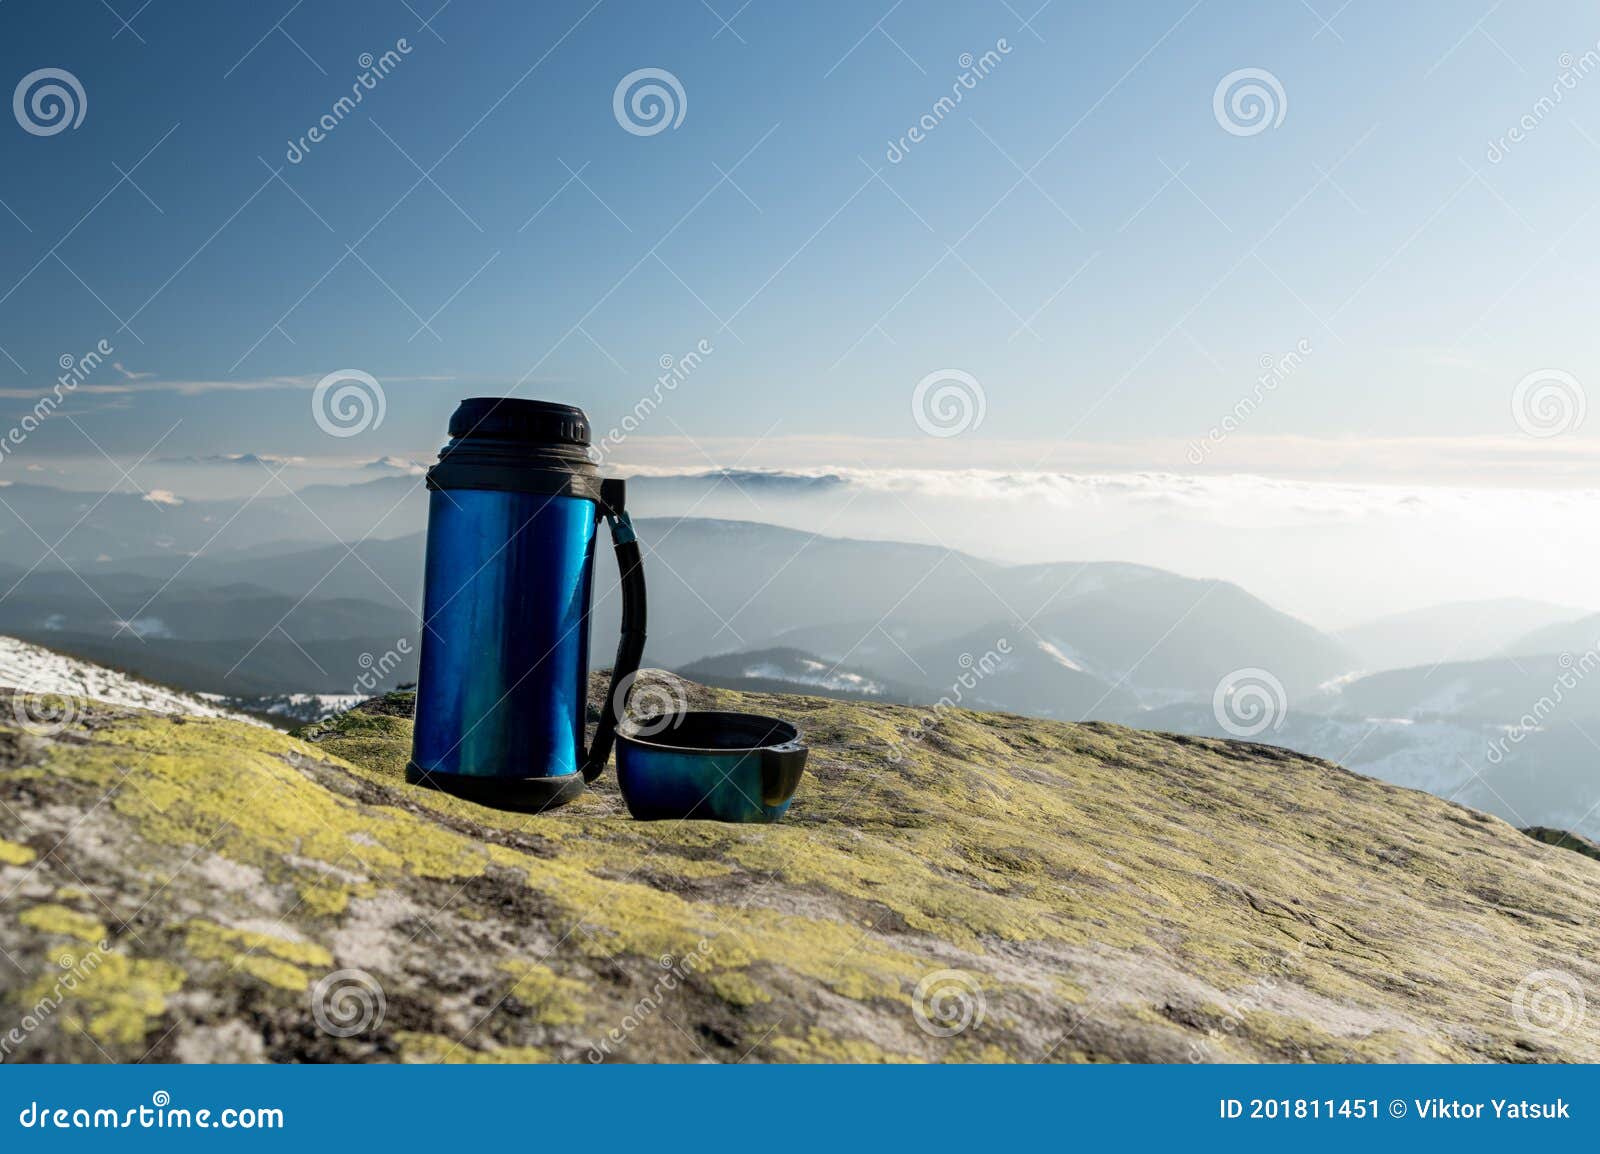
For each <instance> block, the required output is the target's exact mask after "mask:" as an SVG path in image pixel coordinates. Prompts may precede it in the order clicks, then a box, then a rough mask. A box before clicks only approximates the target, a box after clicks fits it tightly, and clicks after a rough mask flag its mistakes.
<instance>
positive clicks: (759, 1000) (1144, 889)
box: [0, 675, 1600, 1062]
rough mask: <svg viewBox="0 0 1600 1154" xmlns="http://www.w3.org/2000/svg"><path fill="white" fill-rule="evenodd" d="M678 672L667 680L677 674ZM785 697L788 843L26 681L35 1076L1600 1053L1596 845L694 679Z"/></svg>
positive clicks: (1121, 751) (2, 910)
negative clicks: (442, 776) (63, 715)
mask: <svg viewBox="0 0 1600 1154" xmlns="http://www.w3.org/2000/svg"><path fill="white" fill-rule="evenodd" d="M657 676H659V677H660V678H661V679H663V680H666V679H667V678H666V675H657ZM669 691H670V692H674V693H679V694H682V695H684V696H686V697H688V698H689V699H690V701H691V702H692V703H694V704H695V705H697V706H701V707H707V706H715V707H717V708H724V709H739V710H753V711H757V712H764V713H776V714H781V715H783V716H786V717H790V718H792V719H794V720H795V721H796V722H798V724H799V725H800V726H801V728H802V729H803V731H804V733H805V736H806V738H807V740H808V742H809V743H810V745H811V747H812V753H811V760H810V762H809V764H808V766H807V771H806V776H805V779H804V781H803V782H802V784H801V788H800V792H799V794H798V796H797V798H796V800H795V803H794V805H793V807H792V808H791V810H790V813H789V816H788V817H787V818H786V819H785V820H784V821H783V822H782V823H780V824H777V825H773V826H731V825H719V824H715V823H709V822H678V823H674V822H658V823H641V822H635V821H632V820H630V819H629V817H628V816H627V813H626V811H625V809H624V808H623V806H622V802H621V798H620V797H619V795H618V794H617V792H616V789H615V786H614V784H613V783H612V780H611V779H610V776H609V775H608V777H607V779H606V780H605V781H602V782H601V783H600V784H599V785H598V787H597V788H595V789H593V790H591V791H590V792H589V793H588V794H586V795H585V796H584V797H583V798H582V799H581V800H580V801H578V802H576V803H574V804H573V805H571V806H568V807H567V808H565V809H562V810H560V811H558V812H555V813H553V814H549V815H545V816H541V817H529V816H524V815H516V814H506V813H500V812H497V811H494V810H490V809H485V808H483V807H480V806H477V805H474V804H472V803H471V802H467V801H462V800H460V799H457V798H453V797H450V796H447V795H444V794H440V793H436V792H432V791H429V790H424V789H419V788H415V787H412V786H408V785H406V784H405V783H404V781H403V767H404V764H405V759H406V754H407V752H408V749H409V744H410V730H411V723H410V720H409V714H410V704H411V703H410V701H409V699H408V698H407V697H405V696H404V695H391V696H390V697H387V698H383V699H377V700H374V701H372V702H369V703H367V704H366V705H364V706H362V707H360V708H358V709H356V710H354V711H352V712H350V713H346V714H343V715H341V716H339V717H336V718H332V719H330V720H329V721H327V722H324V723H322V724H319V725H316V726H312V727H309V728H308V729H306V730H304V731H302V733H301V734H300V735H299V736H287V735H283V734H279V733H275V732H272V731H268V730H263V729H258V728H252V727H250V726H247V725H242V724H238V723H235V722H231V721H225V720H215V719H193V718H174V717H165V716H154V715H150V714H145V713H140V712H136V711H132V710H127V709H119V708H114V707H110V706H103V705H97V704H94V703H89V702H83V703H78V705H77V708H75V709H73V710H70V711H68V715H69V716H71V717H72V718H73V722H72V724H71V725H70V726H69V727H67V728H66V729H63V730H61V731H59V732H54V733H47V734H40V733H32V732H26V731H23V730H21V729H18V728H16V727H14V726H13V727H11V728H7V724H8V723H9V721H10V718H11V715H12V710H11V708H10V705H9V702H8V701H6V700H5V696H6V695H5V694H4V693H3V692H0V899H3V901H0V948H3V951H4V957H0V998H3V1002H4V1005H3V1007H0V1031H3V1030H4V1029H6V1028H8V1027H10V1026H11V1025H12V1024H13V1023H15V1024H16V1028H15V1029H14V1030H12V1032H11V1034H9V1035H6V1034H4V1033H0V1054H3V1056H4V1057H6V1058H7V1059H8V1060H88V1061H96V1060H107V1059H116V1060H139V1059H148V1060H187V1061H206V1060H242V1061H250V1060H271V1061H301V1060H358V1061H414V1062H438V1061H451V1062H455V1061H463V1062H508V1061H509V1062H537V1061H600V1060H606V1061H644V1060H674V1061H700V1060H712V1061H741V1060H749V1061H852V1062H854V1061H1104V1060H1113V1061H1252V1060H1262V1061H1294V1060H1307V1059H1309V1060H1316V1061H1361V1060H1398V1061H1434V1060H1466V1061H1477V1060H1488V1061H1540V1060H1585V1061H1594V1060H1600V1005H1597V1008H1596V1011H1595V1012H1594V1013H1587V1012H1586V1008H1585V1005H1584V991H1586V990H1587V991H1593V990H1595V989H1596V985H1595V983H1596V979H1597V978H1600V964H1597V960H1596V959H1600V949H1597V947H1600V931H1597V930H1596V928H1595V925H1594V922H1593V919H1592V916H1591V910H1592V909H1593V907H1594V904H1595V899H1596V896H1597V895H1600V862H1596V861H1594V860H1591V859H1589V858H1587V857H1585V856H1582V855H1581V854H1577V853H1571V852H1568V851H1567V850H1565V849H1561V848H1556V847H1554V846H1550V845H1545V844H1541V843H1539V842H1537V841H1535V840H1533V839H1531V838H1528V837H1525V836H1523V835H1522V834H1521V833H1519V832H1518V831H1517V830H1515V829H1513V828H1512V827H1510V826H1508V825H1506V824H1505V823H1504V822H1501V821H1499V820H1498V819H1496V818H1493V817H1489V816H1487V815H1484V814H1481V813H1477V812H1474V811H1472V810H1468V809H1465V808H1463V807H1461V806H1458V805H1453V804H1450V803H1448V802H1445V801H1441V800H1439V799H1437V798H1434V797H1430V796H1428V795H1426V794H1422V793H1417V792H1414V791H1410V790H1404V789H1399V788H1396V787H1394V786H1390V785H1386V784H1383V783H1381V782H1378V781H1374V780H1371V779H1369V778H1364V777H1360V776H1358V775H1356V774H1352V773H1349V772H1347V771H1345V770H1343V769H1340V768H1339V767H1337V766H1334V765H1331V764H1329V763H1327V762H1322V761H1318V760H1315V759H1311V758H1305V757H1300V756H1297V755H1293V754H1289V753H1286V752H1284V751H1282V750H1278V749H1274V748H1270V747H1267V746H1260V745H1251V744H1244V743H1237V742H1223V741H1212V740H1204V739H1195V738H1180V737H1172V736H1165V735H1159V734H1153V733H1143V732H1139V731H1135V730H1130V729H1124V728H1120V727H1117V726H1111V725H1100V724H1088V725H1067V724H1059V723H1053V722H1043V721H1036V720H1030V719H1026V718H1021V717H1014V716H1010V715H1002V714H976V713H968V712H963V711H955V710H949V711H940V712H939V713H934V712H931V711H929V710H926V709H915V708H903V707H895V706H878V705H862V704H857V703H849V702H840V701H832V700H824V699H820V698H806V697H768V696H760V695H742V694H738V693H734V692H731V691H721V690H708V689H704V688H701V687H699V686H693V685H689V684H687V683H682V682H676V681H675V680H674V682H673V684H672V686H671V687H670V690H669Z"/></svg>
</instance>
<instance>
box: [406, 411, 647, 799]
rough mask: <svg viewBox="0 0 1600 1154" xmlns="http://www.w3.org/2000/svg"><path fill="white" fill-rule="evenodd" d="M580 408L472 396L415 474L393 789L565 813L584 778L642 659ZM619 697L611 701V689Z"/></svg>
mask: <svg viewBox="0 0 1600 1154" xmlns="http://www.w3.org/2000/svg"><path fill="white" fill-rule="evenodd" d="M588 449H589V422H588V419H587V418H586V417H585V416H584V414H583V411H582V410H581V409H577V408H574V407H572V406H570V405H559V404H552V403H549V402H545V401H525V400H513V399H509V398H498V397H476V398H471V399H469V400H465V401H462V402H461V404H460V406H459V407H458V408H457V409H456V411H455V413H454V414H453V415H452V416H451V418H450V441H449V443H448V444H447V445H446V446H445V447H444V449H443V450H442V451H441V452H440V454H439V460H438V462H437V463H436V464H435V465H434V466H433V467H432V468H430V469H429V470H428V476H427V486H428V490H429V496H428V545H427V563H426V572H425V585H424V591H423V628H422V649H421V661H420V669H419V672H418V676H417V704H416V728H415V734H414V737H413V740H412V750H411V762H410V764H409V765H408V766H407V767H406V780H407V781H409V782H412V783H414V784H418V785H427V786H432V787H433V788H436V789H442V790H445V791H447V792H449V793H453V794H456V795H458V796H461V797H466V798H470V799H472V800H474V801H478V802H481V803H483V804H486V805H493V806H497V807H499V808H502V809H517V810H525V811H532V812H538V811H541V810H545V809H550V808H552V807H554V806H558V805H564V804H565V803H567V802H569V801H571V800H572V799H573V798H575V797H577V796H578V795H579V794H581V793H582V792H583V789H584V783H585V782H587V781H592V780H594V778H596V777H597V776H599V774H600V772H601V771H602V770H603V769H604V768H605V765H606V759H607V757H608V756H609V755H610V753H611V745H612V742H613V739H614V737H615V733H616V725H617V721H618V715H619V714H620V712H621V710H622V708H623V704H624V703H623V702H622V701H619V700H618V698H619V696H621V697H626V694H627V689H628V688H629V687H631V683H632V679H633V676H634V675H635V674H636V673H637V672H638V669H639V661H640V658H641V657H642V655H643V652H644V637H645V588H644V570H643V567H642V565H641V562H640V554H639V546H638V543H637V542H636V541H635V539H634V535H633V527H632V525H631V524H630V522H629V520H628V514H627V511H626V509H625V507H624V506H625V503H626V499H625V489H624V485H623V482H621V481H616V480H601V478H600V476H599V474H598V472H597V470H596V469H595V466H594V464H593V462H591V461H590V460H589V455H588ZM601 518H604V519H606V520H607V521H608V522H609V523H610V526H611V536H612V543H613V545H614V546H615V549H616V554H617V568H618V572H619V573H620V575H621V591H622V636H621V640H620V642H619V644H618V646H617V658H616V661H615V663H614V665H613V670H612V681H611V689H610V691H609V692H608V693H607V694H606V701H605V705H604V706H603V708H602V709H601V714H600V718H599V722H598V725H597V727H596V731H595V735H594V739H593V742H592V744H591V745H590V746H589V747H588V748H587V749H585V748H584V722H585V715H586V705H587V700H588V693H587V688H588V679H589V609H590V602H591V596H592V591H591V585H592V582H593V574H594V548H595V536H596V532H597V529H598V527H599V523H600V520H601ZM619 690H621V693H620V694H619Z"/></svg>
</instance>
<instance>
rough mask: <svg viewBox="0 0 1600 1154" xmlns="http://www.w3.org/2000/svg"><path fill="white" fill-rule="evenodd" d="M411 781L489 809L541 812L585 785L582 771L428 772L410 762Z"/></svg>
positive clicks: (565, 800)
mask: <svg viewBox="0 0 1600 1154" xmlns="http://www.w3.org/2000/svg"><path fill="white" fill-rule="evenodd" d="M406 781H407V782H409V783H410V784H411V785H421V786H426V787H427V788H429V789H437V790H439V791H441V792H443V793H448V794H451V795H453V796H455V797H459V798H464V799H465V800H467V801H475V802H477V803H478V804H479V805H486V806H489V807H490V808H491V809H509V810H515V811H517V812H518V813H543V812H544V811H545V810H548V809H557V808H559V807H560V806H563V805H566V804H567V803H568V802H569V801H574V800H576V799H577V798H578V797H579V796H580V795H581V794H582V793H583V789H584V784H583V774H581V773H569V774H566V775H564V776H562V777H476V776H473V775H470V774H465V773H430V772H429V771H428V770H425V769H423V768H422V767H420V766H418V765H417V764H416V763H415V762H412V763H410V764H408V765H407V766H406Z"/></svg>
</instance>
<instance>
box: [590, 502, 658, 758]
mask: <svg viewBox="0 0 1600 1154" xmlns="http://www.w3.org/2000/svg"><path fill="white" fill-rule="evenodd" d="M626 504H627V488H626V485H625V483H624V482H623V481H621V480H605V481H601V482H600V510H601V512H602V513H604V514H605V517H606V520H607V521H608V522H609V523H610V525H611V543H612V545H613V546H614V547H615V548H616V551H617V572H618V573H619V574H620V575H621V579H622V635H621V636H620V637H619V638H618V639H617V659H616V660H615V661H614V662H612V665H611V686H610V688H609V689H607V690H606V699H605V703H604V704H603V705H601V707H600V720H599V722H598V723H597V724H596V725H595V730H594V741H593V743H592V744H591V745H590V746H589V756H588V759H587V760H586V761H585V762H584V764H583V780H584V781H593V780H594V779H595V778H597V777H599V776H600V774H601V773H602V772H604V770H605V768H606V761H607V759H609V758H610V756H611V745H612V742H614V741H615V740H616V736H617V722H618V721H620V720H621V715H622V713H623V711H624V709H625V707H626V704H627V697H628V695H629V694H630V693H632V691H633V677H634V675H635V674H636V673H638V672H639V663H640V662H641V661H642V660H643V659H644V631H645V592H644V558H643V556H642V555H641V554H640V551H639V541H638V539H637V538H636V537H635V536H634V533H633V522H632V521H631V520H629V519H628V511H627V509H626V507H625V506H626ZM619 694H620V696H621V697H622V698H623V700H621V701H619V700H617V698H618V696H619Z"/></svg>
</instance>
